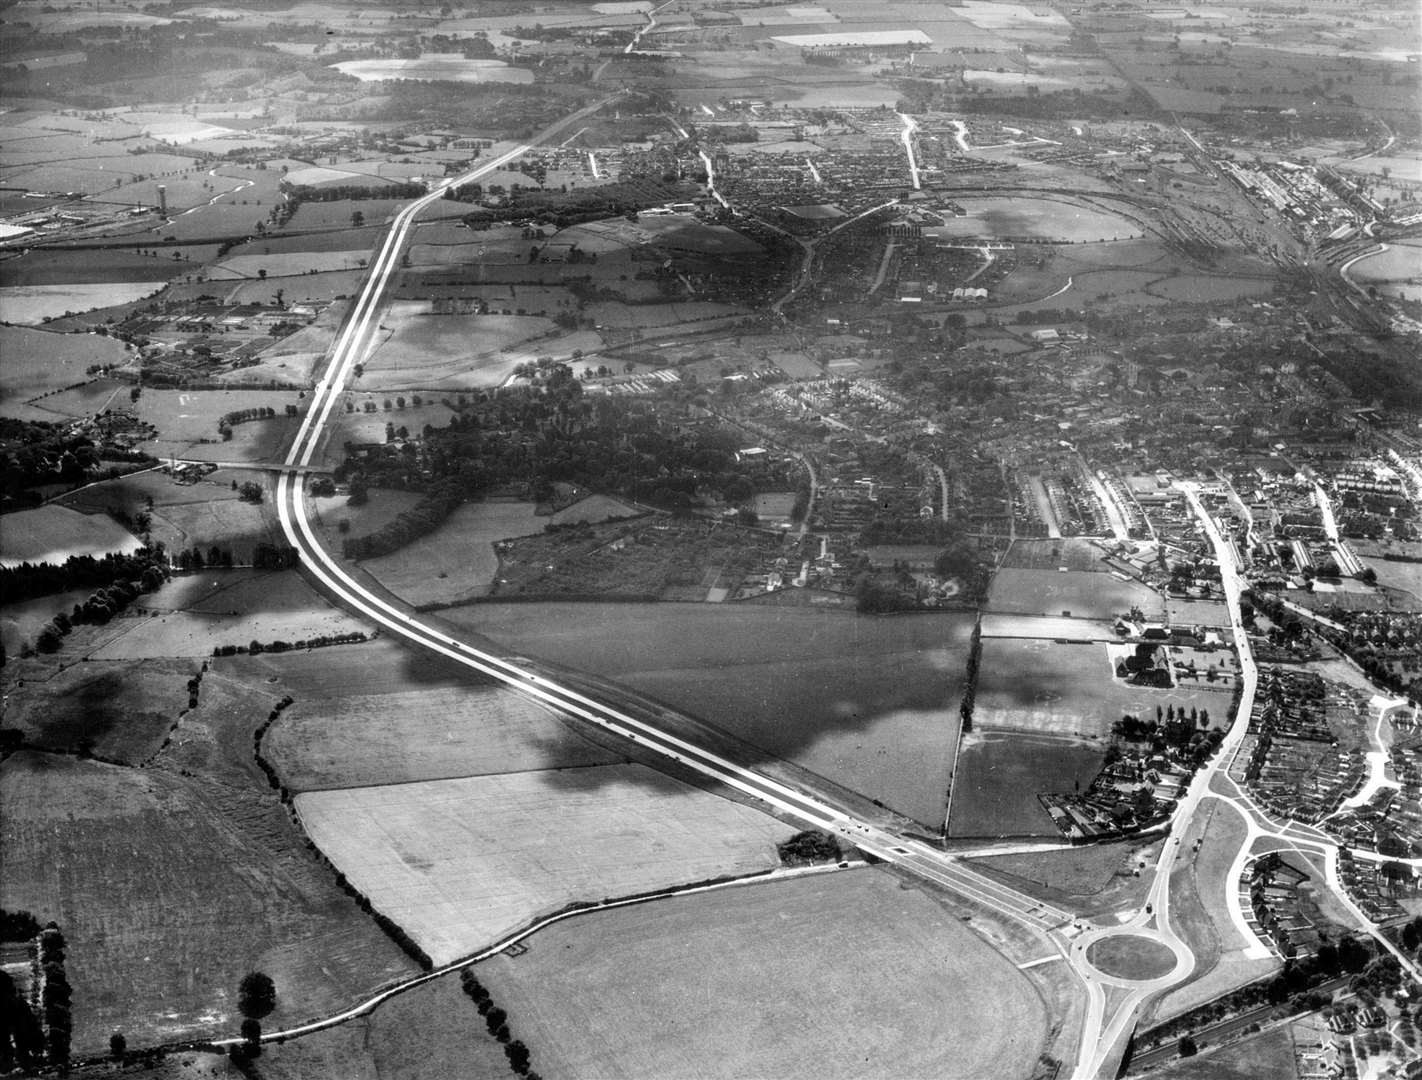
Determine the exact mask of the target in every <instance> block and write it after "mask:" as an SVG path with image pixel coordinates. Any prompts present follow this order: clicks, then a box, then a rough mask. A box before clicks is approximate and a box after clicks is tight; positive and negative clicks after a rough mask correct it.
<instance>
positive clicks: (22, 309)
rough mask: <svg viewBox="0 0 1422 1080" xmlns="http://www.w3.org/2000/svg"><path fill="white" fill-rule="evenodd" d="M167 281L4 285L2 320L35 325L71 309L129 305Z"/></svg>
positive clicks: (0, 297) (0, 304)
mask: <svg viewBox="0 0 1422 1080" xmlns="http://www.w3.org/2000/svg"><path fill="white" fill-rule="evenodd" d="M163 284H164V283H163V281H161V280H159V281H112V282H96V283H90V284H81V283H74V284H70V285H14V286H10V287H8V288H0V319H3V320H4V321H5V322H9V323H18V324H19V325H21V326H34V325H37V324H38V323H41V322H43V321H44V320H45V319H47V318H58V317H59V316H61V315H65V314H68V313H69V312H75V313H79V312H84V311H92V310H93V309H95V308H104V307H111V306H113V305H114V304H128V303H132V302H133V301H135V300H142V299H143V298H144V297H147V296H152V295H153V294H154V293H156V292H158V291H159V290H160V289H162V288H163Z"/></svg>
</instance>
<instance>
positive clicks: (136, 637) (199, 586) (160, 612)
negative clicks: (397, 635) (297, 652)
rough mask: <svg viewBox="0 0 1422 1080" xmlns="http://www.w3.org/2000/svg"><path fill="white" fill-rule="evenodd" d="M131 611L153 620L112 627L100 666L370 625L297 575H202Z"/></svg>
mask: <svg viewBox="0 0 1422 1080" xmlns="http://www.w3.org/2000/svg"><path fill="white" fill-rule="evenodd" d="M135 606H136V607H137V608H138V609H139V610H142V611H146V612H148V613H149V614H150V615H151V616H152V617H151V618H146V619H143V620H141V621H140V620H131V619H122V620H115V621H114V622H113V623H110V624H109V626H110V627H111V628H114V629H116V630H117V631H118V632H117V633H115V634H114V635H113V636H112V637H110V638H109V639H108V640H107V641H105V642H104V644H103V645H101V646H99V647H98V648H97V649H94V650H93V651H92V653H91V655H92V656H93V657H94V658H95V659H102V660H129V659H143V658H147V657H159V656H191V657H208V656H211V655H212V650H213V648H214V647H216V646H219V645H246V644H248V643H249V642H252V641H258V642H261V643H262V644H267V643H269V642H272V641H286V642H295V641H300V640H304V639H307V638H312V637H319V636H321V635H329V634H346V633H350V632H352V631H355V630H362V631H366V632H369V629H370V628H369V626H368V625H367V624H366V623H365V622H363V621H361V620H359V619H356V618H354V617H352V616H350V615H347V614H346V613H345V612H344V611H341V610H340V609H339V608H334V607H332V606H330V605H329V604H328V603H327V602H326V601H325V600H324V599H322V598H321V597H320V596H318V595H317V594H316V592H315V591H314V590H313V589H312V588H311V586H309V585H308V584H307V583H306V581H305V579H304V578H302V577H301V575H300V574H298V573H297V572H296V571H294V570H278V571H273V570H242V569H237V570H201V571H197V572H196V573H193V574H190V575H186V576H183V577H177V578H174V579H173V580H171V581H169V582H168V583H167V584H166V585H164V586H163V587H162V588H161V589H159V590H158V591H157V592H155V593H149V594H148V595H146V596H143V597H141V598H140V599H139V600H138V601H136V603H135Z"/></svg>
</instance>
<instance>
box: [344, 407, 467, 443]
mask: <svg viewBox="0 0 1422 1080" xmlns="http://www.w3.org/2000/svg"><path fill="white" fill-rule="evenodd" d="M347 400H348V401H351V402H353V403H354V404H355V407H356V410H357V411H356V412H353V413H348V412H332V413H331V434H330V435H329V436H327V438H326V446H327V447H332V448H335V449H336V450H338V451H339V450H340V449H341V447H343V446H344V445H345V444H346V443H348V442H353V443H383V442H385V425H386V424H394V425H395V427H396V428H397V429H398V428H401V427H405V428H408V429H409V430H410V433H411V434H412V435H418V434H419V433H420V432H421V431H423V430H424V427H425V425H426V424H432V425H433V426H435V427H441V428H442V427H446V426H447V425H448V424H449V419H450V417H452V416H453V415H454V410H453V409H451V408H450V407H449V406H448V405H445V404H443V403H442V402H434V403H430V402H426V403H425V404H423V405H408V404H407V406H406V407H405V408H403V409H399V408H395V409H391V410H390V411H389V412H386V411H384V409H383V407H382V406H383V405H384V403H385V401H387V400H389V399H387V398H386V397H385V395H383V394H380V395H376V394H351V395H349V396H348V397H347ZM367 401H368V402H371V403H372V404H373V405H374V406H375V407H376V410H377V411H376V412H373V413H372V412H365V411H364V409H365V403H366V402H367Z"/></svg>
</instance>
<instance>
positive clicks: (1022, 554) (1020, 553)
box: [1002, 537, 1105, 577]
mask: <svg viewBox="0 0 1422 1080" xmlns="http://www.w3.org/2000/svg"><path fill="white" fill-rule="evenodd" d="M1103 555H1105V551H1104V550H1103V549H1102V546H1101V544H1100V543H1098V542H1097V541H1094V540H1080V539H1076V538H1073V537H1065V538H1063V539H1061V540H1014V541H1013V542H1012V546H1011V547H1010V548H1008V549H1007V554H1006V555H1004V556H1003V558H1002V568H1003V569H1004V570H1008V569H1012V570H1052V571H1057V570H1060V568H1061V567H1063V566H1065V567H1067V568H1068V569H1070V570H1084V571H1092V570H1100V569H1101V568H1102V565H1103V564H1102V562H1101V559H1102V556H1103ZM1063 576H1064V577H1065V576H1067V575H1063Z"/></svg>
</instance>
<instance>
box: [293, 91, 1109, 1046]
mask: <svg viewBox="0 0 1422 1080" xmlns="http://www.w3.org/2000/svg"><path fill="white" fill-rule="evenodd" d="M600 104H601V103H599V104H598V105H595V106H590V107H589V108H588V109H585V110H582V111H580V112H579V113H577V114H574V115H573V116H572V117H569V118H568V119H567V120H565V121H564V122H563V123H564V124H566V123H568V122H573V121H575V120H576V119H578V118H580V117H581V116H582V115H585V114H587V113H588V112H591V111H592V110H593V109H595V108H597V107H600ZM550 130H551V129H550ZM528 148H529V147H528V146H527V145H525V146H520V147H517V148H515V149H513V150H510V151H508V152H507V153H505V154H502V155H500V156H499V157H498V158H495V159H493V160H491V161H489V162H487V163H485V164H483V165H480V166H479V167H478V168H476V169H474V170H472V171H470V172H468V173H466V174H464V175H463V176H461V177H458V178H456V179H454V180H451V181H446V183H445V184H442V185H440V187H438V188H436V189H435V190H433V191H431V192H430V193H429V194H427V195H425V196H422V197H421V198H419V199H416V200H414V201H413V202H411V203H409V204H408V205H406V206H405V207H404V208H403V209H402V210H400V212H399V213H397V214H396V215H395V217H394V219H393V220H392V222H391V224H390V228H389V231H388V233H387V234H386V237H385V239H384V241H383V242H382V244H381V245H380V248H379V253H378V255H377V257H376V258H375V260H374V262H373V263H372V266H371V271H370V273H369V275H368V277H367V278H366V281H365V284H364V286H363V287H362V290H361V293H360V295H359V297H358V298H357V302H356V304H355V306H354V307H353V309H352V312H351V314H350V316H349V317H348V318H347V320H346V322H345V323H344V325H343V326H342V328H341V330H340V332H339V333H338V335H337V337H336V340H335V342H334V344H333V347H332V351H331V356H330V360H329V362H328V364H327V367H326V371H325V373H324V374H323V375H322V376H321V378H320V380H319V381H318V382H317V384H316V387H315V389H314V391H313V396H312V400H311V405H310V408H309V409H308V410H307V412H306V414H305V416H304V417H303V419H302V423H301V427H300V429H299V430H298V432H297V436H296V439H295V442H294V443H293V445H292V448H291V451H290V452H289V453H288V455H287V458H286V463H285V470H284V471H283V472H282V473H281V474H280V476H279V477H278V480H277V499H276V503H277V513H278V516H279V518H280V520H281V525H282V529H283V531H284V532H285V534H286V537H287V540H288V541H289V542H290V543H291V545H292V546H293V547H294V548H296V549H297V550H298V551H299V552H300V553H301V558H302V564H303V568H304V569H305V571H306V573H307V574H309V575H310V576H311V577H313V578H314V579H315V580H316V581H317V583H318V584H319V585H320V586H322V587H323V588H324V589H325V590H326V592H327V593H328V594H329V595H331V596H332V597H334V598H335V599H336V600H338V601H339V602H340V603H341V604H343V605H344V606H345V607H347V608H348V609H349V610H351V611H354V612H356V613H358V614H360V615H361V616H363V617H364V618H366V619H369V620H370V621H371V622H374V623H376V624H377V625H379V626H380V627H382V628H383V629H384V630H386V631H387V632H390V633H393V634H395V635H397V636H398V637H401V638H403V639H405V640H406V641H409V642H411V643H412V644H415V645H418V646H420V647H422V648H425V649H429V650H430V651H432V652H435V653H438V654H440V655H441V656H444V657H446V658H447V659H450V660H453V661H455V662H456V663H459V664H462V665H464V666H465V667H468V668H470V669H471V670H474V671H477V672H479V673H480V674H482V675H485V676H487V677H490V678H493V679H495V680H498V681H500V682H503V683H505V684H506V685H509V686H511V687H513V688H515V689H517V690H518V691H519V692H521V693H523V694H525V695H527V696H529V697H532V698H535V699H537V700H539V701H541V702H544V703H546V704H548V705H550V706H552V707H553V708H555V709H558V710H560V711H562V712H564V713H567V714H569V715H571V716H576V717H578V718H580V719H583V720H586V721H588V722H589V723H593V724H597V725H598V726H600V727H602V728H603V729H605V730H607V731H610V732H612V733H613V734H615V735H619V736H621V737H623V738H626V739H629V740H632V741H635V742H638V743H640V744H641V745H642V746H645V747H647V748H648V749H650V750H652V751H653V752H655V753H657V754H660V755H662V756H664V757H667V758H669V759H671V760H672V761H676V762H678V763H680V764H682V765H685V766H689V767H690V768H693V769H695V770H696V771H698V772H700V773H701V774H702V775H703V776H706V777H708V778H710V779H712V780H714V781H716V782H718V783H722V784H725V785H727V786H728V787H731V788H733V789H735V790H737V791H739V792H741V793H743V794H745V795H749V796H750V797H752V798H753V799H756V800H759V801H760V802H762V803H764V804H766V805H767V806H769V807H772V808H774V809H775V810H778V811H780V812H781V813H784V814H787V815H790V816H792V817H795V818H798V819H799V820H801V821H804V822H806V823H807V824H810V825H813V826H815V827H817V828H821V829H825V830H827V831H831V832H834V833H837V834H839V835H841V836H845V837H847V838H849V839H850V840H851V841H852V842H853V844H854V845H855V846H856V847H858V848H859V849H860V850H862V851H865V852H867V853H869V854H871V855H873V856H875V857H877V858H879V859H881V860H883V861H884V862H887V863H890V864H892V865H895V866H897V867H900V868H902V869H904V870H907V871H909V872H910V873H913V874H916V875H918V876H920V877H922V878H925V879H927V880H929V881H932V882H934V883H936V884H938V885H941V886H943V887H944V888H947V889H949V890H951V891H953V892H956V893H958V894H959V895H961V896H964V897H967V898H969V899H972V900H974V901H976V902H978V903H981V904H984V905H987V906H989V907H991V908H992V909H994V910H995V911H999V912H1001V913H1003V914H1005V915H1008V916H1010V917H1014V918H1016V919H1018V920H1020V921H1022V922H1024V923H1026V924H1027V925H1029V926H1032V927H1035V928H1036V929H1038V930H1040V931H1049V930H1052V929H1054V928H1057V927H1061V926H1064V925H1066V924H1068V923H1070V922H1071V919H1072V914H1071V913H1070V912H1067V911H1064V910H1061V909H1059V908H1056V907H1053V906H1051V905H1049V904H1045V903H1043V902H1041V901H1039V900H1037V899H1035V898H1033V897H1030V896H1027V895H1025V894H1023V893H1020V892H1017V891H1016V890H1014V889H1011V888H1009V887H1007V886H1005V885H1003V884H1001V883H999V882H997V881H995V880H993V879H992V878H989V877H987V876H986V875H983V874H980V873H978V872H977V871H974V870H971V869H969V868H967V867H966V866H964V865H963V864H962V863H961V862H960V861H959V860H957V859H955V858H953V857H951V856H949V855H948V854H946V853H945V852H942V851H940V850H938V849H936V848H934V847H932V846H930V845H928V844H925V843H922V842H920V841H917V840H912V839H905V838H903V837H900V836H899V835H897V834H895V833H893V832H891V831H889V830H887V829H884V828H882V827H880V826H878V825H875V824H872V823H870V822H866V821H862V820H860V819H858V818H857V817H855V816H854V815H852V814H850V813H846V812H845V811H844V810H843V809H841V808H840V807H837V806H834V805H832V804H830V803H829V802H828V801H826V800H825V799H824V798H823V797H821V796H818V795H813V794H807V793H805V792H803V791H799V790H796V789H794V788H792V787H791V786H790V785H788V784H785V783H782V782H780V781H777V780H774V779H772V778H770V777H767V776H764V775H762V774H760V773H758V772H756V771H754V770H752V769H747V768H744V767H743V766H741V765H739V764H737V763H735V762H733V761H730V760H727V759H726V758H724V757H721V756H720V755H717V754H715V753H712V752H710V751H708V750H705V749H703V748H701V747H699V746H696V745H694V744H692V743H690V742H687V741H686V740H684V739H681V738H678V737H676V736H675V735H672V734H669V733H667V732H664V731H661V730H659V729H658V728H656V727H655V726H653V725H651V724H648V723H646V722H645V721H642V720H639V719H637V718H635V717H633V716H630V715H628V714H627V713H625V712H622V711H619V710H618V709H616V708H614V707H613V706H611V705H608V704H606V703H604V702H601V701H597V700H594V699H593V698H591V697H588V696H586V695H584V694H581V693H579V692H577V691H575V690H573V689H570V688H568V687H565V686H560V685H558V684H557V683H556V682H554V681H552V680H550V679H548V678H546V677H544V676H542V675H540V674H538V673H536V672H534V671H530V670H526V669H524V668H522V667H520V666H518V665H517V664H514V663H511V662H509V661H508V660H506V659H505V658H504V657H502V656H498V655H495V654H493V653H490V652H485V651H482V650H479V649H476V648H474V647H472V646H470V645H468V644H465V643H464V642H461V641H459V640H457V639H455V638H451V637H449V636H448V633H447V631H444V630H439V629H436V628H434V627H431V626H428V625H426V624H424V623H422V622H420V621H419V619H418V618H416V617H415V616H414V615H412V614H410V613H409V612H407V611H404V610H401V609H400V608H398V607H396V606H395V605H392V604H390V603H388V602H386V601H385V600H384V599H382V598H381V597H379V596H377V595H375V594H374V593H372V592H371V591H369V590H368V589H366V588H365V587H364V586H363V585H361V584H360V583H359V582H357V581H355V580H354V579H352V578H351V577H350V576H349V575H348V574H347V573H346V572H345V570H344V569H342V568H341V567H340V566H339V565H338V564H337V563H336V562H335V560H334V559H332V557H331V555H330V554H329V553H328V552H327V551H326V549H325V548H324V547H323V546H322V545H321V543H320V541H319V540H318V539H317V537H316V535H315V533H314V532H313V530H312V527H311V523H310V521H309V520H308V518H307V513H306V505H305V493H304V484H303V482H302V479H301V474H302V472H303V471H304V470H306V469H307V468H308V467H309V466H310V464H311V459H312V457H313V455H314V454H315V452H316V449H317V447H318V446H319V445H320V443H321V440H322V438H323V436H324V434H325V432H326V429H327V425H328V424H329V422H330V419H331V415H332V412H333V410H334V409H335V407H336V403H337V402H338V401H339V400H340V394H341V392H342V389H343V387H344V386H345V384H346V381H347V379H348V378H349V376H350V372H351V369H352V368H353V367H354V365H355V364H356V362H357V360H358V358H359V357H360V356H361V355H362V350H363V349H364V348H365V347H366V343H367V340H368V336H369V333H370V329H371V327H372V325H373V324H374V323H375V321H376V318H377V313H378V311H379V309H380V307H381V302H382V299H383V297H384V293H385V288H386V284H387V282H388V281H389V279H390V276H391V274H392V273H393V272H394V270H395V269H396V267H397V266H398V265H399V253H400V250H401V248H402V247H403V245H404V243H405V240H406V238H407V237H408V235H409V231H410V229H411V227H412V225H413V223H414V220H415V218H416V217H417V216H418V215H419V213H420V212H421V211H422V210H423V209H424V208H425V207H427V206H429V205H430V204H431V203H433V202H434V201H435V200H437V199H439V198H441V197H442V196H443V195H444V191H445V189H446V188H447V187H449V186H460V185H462V184H465V183H468V182H471V181H473V180H475V179H478V178H479V177H481V176H484V175H486V174H487V173H489V172H491V171H493V170H495V169H498V168H501V167H502V166H503V165H505V164H506V163H508V162H509V161H511V160H513V159H514V158H516V157H518V156H519V155H520V154H522V153H524V152H525V151H526V150H527V149H528ZM1097 1034H1098V1033H1097V1031H1096V1030H1095V1029H1092V1028H1087V1029H1086V1030H1085V1031H1083V1033H1082V1044H1083V1045H1087V1046H1089V1045H1094V1044H1095V1042H1096V1041H1097Z"/></svg>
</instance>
